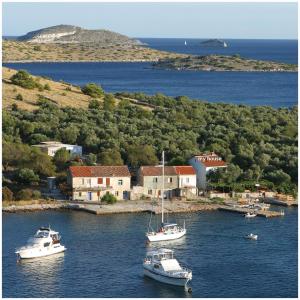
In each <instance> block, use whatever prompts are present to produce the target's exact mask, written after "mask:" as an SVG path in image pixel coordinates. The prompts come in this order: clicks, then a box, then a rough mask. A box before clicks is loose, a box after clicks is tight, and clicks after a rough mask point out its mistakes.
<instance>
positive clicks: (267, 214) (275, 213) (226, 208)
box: [219, 205, 282, 218]
mask: <svg viewBox="0 0 300 300" xmlns="http://www.w3.org/2000/svg"><path fill="white" fill-rule="evenodd" d="M219 210H221V211H228V212H232V213H239V214H243V215H245V214H246V213H251V212H253V209H250V208H241V207H233V206H225V205H224V206H221V207H219ZM255 213H256V214H257V216H258V217H265V218H273V217H281V216H282V213H281V212H280V211H274V210H258V211H255Z"/></svg>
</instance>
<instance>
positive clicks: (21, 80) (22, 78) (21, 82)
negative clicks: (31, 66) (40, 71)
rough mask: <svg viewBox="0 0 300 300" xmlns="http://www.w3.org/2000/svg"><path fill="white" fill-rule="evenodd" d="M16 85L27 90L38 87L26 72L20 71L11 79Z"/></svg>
mask: <svg viewBox="0 0 300 300" xmlns="http://www.w3.org/2000/svg"><path fill="white" fill-rule="evenodd" d="M10 80H11V82H12V83H13V84H15V85H18V86H21V87H23V88H25V89H34V88H36V87H37V82H36V81H35V80H34V79H33V77H31V76H30V74H29V73H28V72H27V71H25V70H20V71H18V72H17V73H16V74H14V75H13V76H12V77H11V78H10Z"/></svg>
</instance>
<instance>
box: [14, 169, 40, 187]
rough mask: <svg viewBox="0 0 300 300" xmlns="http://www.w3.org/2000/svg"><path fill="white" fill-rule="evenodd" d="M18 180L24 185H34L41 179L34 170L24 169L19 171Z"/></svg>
mask: <svg viewBox="0 0 300 300" xmlns="http://www.w3.org/2000/svg"><path fill="white" fill-rule="evenodd" d="M16 180H17V181H18V182H20V183H22V184H32V183H35V182H38V181H39V180H40V178H39V176H38V175H37V174H35V173H34V171H33V170H31V169H28V168H24V169H20V170H19V171H18V173H17V176H16Z"/></svg>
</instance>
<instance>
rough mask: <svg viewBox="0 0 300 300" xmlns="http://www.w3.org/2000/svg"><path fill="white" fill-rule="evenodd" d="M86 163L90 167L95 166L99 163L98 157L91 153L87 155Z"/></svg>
mask: <svg viewBox="0 0 300 300" xmlns="http://www.w3.org/2000/svg"><path fill="white" fill-rule="evenodd" d="M85 162H86V164H87V165H88V166H93V165H95V164H96V163H97V155H96V154H94V153H90V154H89V155H87V157H86V161H85Z"/></svg>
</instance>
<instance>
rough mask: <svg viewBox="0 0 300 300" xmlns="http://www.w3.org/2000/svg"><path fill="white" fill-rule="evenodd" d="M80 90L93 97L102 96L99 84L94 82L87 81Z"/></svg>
mask: <svg viewBox="0 0 300 300" xmlns="http://www.w3.org/2000/svg"><path fill="white" fill-rule="evenodd" d="M81 91H82V92H83V93H84V94H85V95H89V96H91V97H93V98H100V97H101V96H103V94H104V92H103V90H102V88H101V86H99V85H97V84H96V83H88V84H86V85H85V86H83V87H82V88H81Z"/></svg>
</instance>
